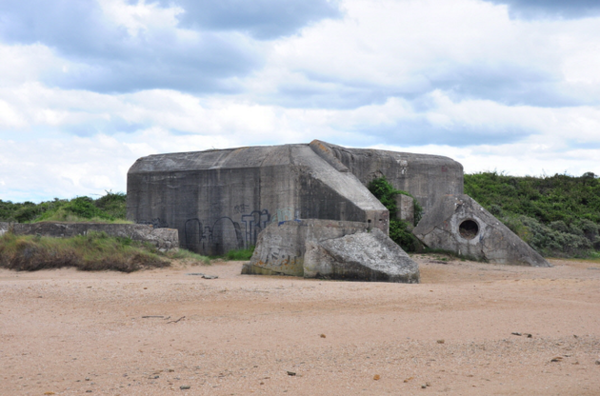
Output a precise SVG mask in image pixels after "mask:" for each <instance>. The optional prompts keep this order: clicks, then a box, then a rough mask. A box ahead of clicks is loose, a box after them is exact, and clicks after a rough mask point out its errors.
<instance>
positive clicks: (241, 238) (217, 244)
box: [183, 204, 298, 254]
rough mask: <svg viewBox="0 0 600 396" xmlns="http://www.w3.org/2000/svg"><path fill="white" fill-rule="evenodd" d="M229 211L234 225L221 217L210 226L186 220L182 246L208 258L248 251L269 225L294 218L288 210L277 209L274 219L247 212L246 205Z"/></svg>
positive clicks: (193, 220) (290, 209)
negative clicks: (209, 255)
mask: <svg viewBox="0 0 600 396" xmlns="http://www.w3.org/2000/svg"><path fill="white" fill-rule="evenodd" d="M233 209H234V210H233V211H234V212H235V213H236V214H239V215H240V216H239V220H237V221H236V220H234V219H232V218H231V217H221V218H219V219H218V220H217V221H215V222H214V223H212V224H208V223H207V222H206V221H202V220H200V219H198V218H193V219H188V220H186V222H185V225H184V228H183V233H184V238H183V239H184V240H185V246H186V247H187V248H188V249H192V250H196V251H200V252H203V253H208V254H223V253H224V252H225V251H227V250H231V249H244V248H249V247H252V246H255V245H256V240H257V238H258V234H260V232H261V231H262V230H264V229H265V228H266V227H267V226H268V225H269V224H271V223H281V222H284V221H290V220H296V219H297V216H298V214H295V213H294V209H292V208H283V209H277V211H276V213H275V215H274V216H271V214H270V213H269V211H268V210H267V209H262V210H252V211H249V210H248V209H249V205H246V204H241V205H237V206H235V207H234V208H233ZM236 217H237V216H236ZM240 224H241V225H240ZM224 236H228V240H224V239H223V238H224ZM223 244H227V246H223Z"/></svg>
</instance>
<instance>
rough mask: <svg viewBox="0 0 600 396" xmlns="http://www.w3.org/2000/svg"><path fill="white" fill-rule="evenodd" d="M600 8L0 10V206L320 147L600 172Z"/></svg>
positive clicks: (345, 2)
mask: <svg viewBox="0 0 600 396" xmlns="http://www.w3.org/2000/svg"><path fill="white" fill-rule="evenodd" d="M599 71H600V2H598V1H597V0H570V1H564V0H485V1H484V0H368V1H366V0H286V1H281V0H157V1H152V0H146V1H142V0H2V1H0V200H4V201H7V200H10V201H13V202H23V201H34V202H40V201H42V200H51V199H53V198H61V199H63V198H73V197H76V196H83V195H87V196H91V197H99V196H101V195H104V194H105V193H106V192H107V191H111V192H126V182H127V170H128V169H129V167H130V166H131V165H132V164H133V163H134V162H135V160H136V159H137V158H140V157H143V156H147V155H151V154H157V153H168V152H181V151H199V150H207V149H213V148H217V149H220V148H230V147H240V146H253V145H276V144H286V143H309V142H310V141H312V140H313V139H320V140H323V141H326V142H329V143H332V144H337V145H342V146H347V147H369V148H378V149H386V150H394V151H403V152H415V153H428V154H436V155H444V156H448V157H450V158H453V159H455V160H457V161H459V162H460V163H462V164H463V166H464V170H465V173H475V172H485V171H496V172H499V173H505V174H510V175H515V176H524V175H532V176H541V175H549V176H550V175H553V174H555V173H560V174H565V173H566V174H569V175H574V176H579V175H582V174H583V173H585V172H594V173H595V174H600V72H599Z"/></svg>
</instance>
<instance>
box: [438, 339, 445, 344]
mask: <svg viewBox="0 0 600 396" xmlns="http://www.w3.org/2000/svg"><path fill="white" fill-rule="evenodd" d="M444 342H446V341H445V340H437V343H438V344H443V343H444Z"/></svg>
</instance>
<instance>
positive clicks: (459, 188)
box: [311, 140, 464, 213]
mask: <svg viewBox="0 0 600 396" xmlns="http://www.w3.org/2000/svg"><path fill="white" fill-rule="evenodd" d="M311 147H313V149H314V150H315V151H316V152H320V154H321V155H322V156H324V157H325V156H326V157H330V158H332V159H330V160H329V161H330V162H334V159H335V160H337V162H338V163H339V165H337V166H338V167H340V166H343V167H344V168H346V169H347V170H348V171H349V172H351V173H353V174H354V175H356V177H358V179H359V180H360V181H361V182H362V183H363V184H364V185H365V186H366V185H368V184H369V182H370V181H371V180H373V179H376V178H379V177H382V176H385V177H386V179H387V180H388V181H389V182H390V183H391V184H392V185H393V186H394V188H396V189H398V190H403V191H407V192H409V193H410V194H412V195H413V196H414V197H415V198H416V199H417V200H418V201H419V203H420V204H421V206H422V207H423V211H424V212H425V213H427V212H428V211H429V210H430V209H431V208H432V207H433V205H435V203H436V202H438V201H439V200H440V199H441V198H442V197H444V196H445V195H449V194H450V195H456V194H462V193H463V188H464V179H463V167H462V165H461V164H460V163H458V162H456V161H454V160H453V159H451V158H448V157H443V156H439V155H426V154H413V153H401V152H395V151H385V150H375V149H355V148H346V147H341V146H336V145H333V144H329V143H325V142H321V141H318V140H315V141H313V142H311ZM333 158H334V159H333Z"/></svg>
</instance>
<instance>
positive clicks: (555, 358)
mask: <svg viewBox="0 0 600 396" xmlns="http://www.w3.org/2000/svg"><path fill="white" fill-rule="evenodd" d="M562 360H563V358H562V356H556V357H554V358H552V359H550V361H551V362H553V363H557V362H562Z"/></svg>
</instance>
